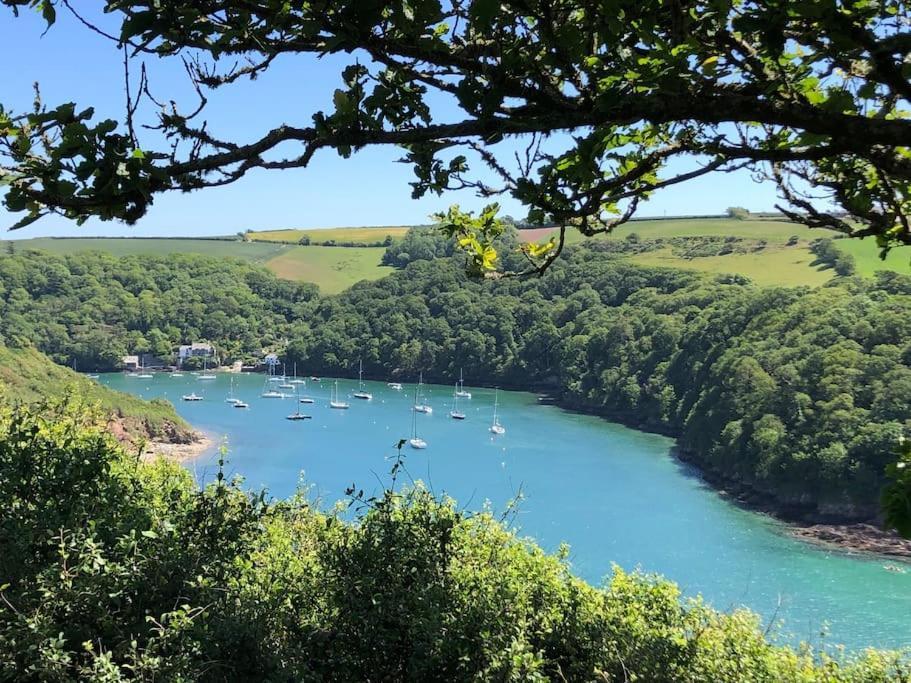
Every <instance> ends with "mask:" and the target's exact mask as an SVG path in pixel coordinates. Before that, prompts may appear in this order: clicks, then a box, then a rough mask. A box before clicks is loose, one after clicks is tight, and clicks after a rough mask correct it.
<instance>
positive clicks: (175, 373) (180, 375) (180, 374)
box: [171, 372, 183, 377]
mask: <svg viewBox="0 0 911 683" xmlns="http://www.w3.org/2000/svg"><path fill="white" fill-rule="evenodd" d="M171 377H183V373H182V372H172V373H171Z"/></svg>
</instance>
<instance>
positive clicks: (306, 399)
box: [297, 396, 315, 403]
mask: <svg viewBox="0 0 911 683" xmlns="http://www.w3.org/2000/svg"><path fill="white" fill-rule="evenodd" d="M297 400H298V403H315V401H314V400H313V399H312V398H310V397H309V396H302V397H301V398H299V399H297Z"/></svg>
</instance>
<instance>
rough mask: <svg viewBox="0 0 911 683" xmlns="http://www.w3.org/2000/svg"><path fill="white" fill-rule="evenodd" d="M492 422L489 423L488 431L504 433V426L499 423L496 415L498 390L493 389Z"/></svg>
mask: <svg viewBox="0 0 911 683" xmlns="http://www.w3.org/2000/svg"><path fill="white" fill-rule="evenodd" d="M493 392H494V393H493V423H492V424H491V425H490V431H491V433H492V434H505V433H506V427H504V426H503V425H501V424H500V420H499V418H498V417H497V406H498V405H499V394H498V390H497V389H494V390H493Z"/></svg>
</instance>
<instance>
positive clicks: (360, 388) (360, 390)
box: [354, 360, 373, 401]
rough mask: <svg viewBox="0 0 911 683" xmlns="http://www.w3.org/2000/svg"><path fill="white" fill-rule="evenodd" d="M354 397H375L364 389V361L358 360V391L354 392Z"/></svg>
mask: <svg viewBox="0 0 911 683" xmlns="http://www.w3.org/2000/svg"><path fill="white" fill-rule="evenodd" d="M354 398H359V399H361V400H364V401H370V400H371V399H373V394H371V393H369V392H367V391H364V361H363V360H359V361H358V369H357V391H355V392H354Z"/></svg>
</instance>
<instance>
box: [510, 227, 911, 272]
mask: <svg viewBox="0 0 911 683" xmlns="http://www.w3.org/2000/svg"><path fill="white" fill-rule="evenodd" d="M631 233H635V234H637V235H638V236H639V237H640V238H642V239H659V238H671V237H711V236H720V237H727V236H733V237H740V238H743V239H749V240H765V241H766V242H767V243H768V246H767V247H766V248H765V249H763V250H761V251H758V252H756V253H750V254H737V253H734V254H726V255H724V256H707V257H697V258H683V257H680V256H676V255H674V254H673V253H671V250H670V249H669V248H666V249H660V250H658V251H654V252H647V253H643V254H636V255H634V256H629V257H627V258H629V260H631V261H632V262H633V263H638V264H641V265H647V266H664V267H668V268H684V269H687V270H699V271H702V272H707V273H719V274H720V273H737V274H740V275H744V276H746V277H748V278H750V279H751V280H753V282H756V283H757V284H762V285H809V286H815V285H821V284H824V283H825V282H827V281H828V280H830V279H831V278H832V277H833V276H834V272H833V271H832V270H831V269H828V268H824V267H822V268H821V267H819V266H815V265H813V262H814V260H815V259H814V257H813V255H812V254H811V253H810V252H809V245H810V243H811V242H812V241H813V240H815V239H818V238H820V237H831V236H833V235H834V233H832V232H829V231H824V230H811V229H809V228H807V227H804V226H802V225H797V224H794V223H788V222H787V221H780V220H770V219H763V220H745V221H741V220H736V219H732V218H684V219H670V220H641V221H631V222H629V223H627V224H625V225H623V226H621V227H619V228H617V230H616V231H615V232H613V233H612V234H610V235H599V236H597V237H593V238H590V239H594V240H621V239H624V238H626V236H627V235H630V234H631ZM549 234H552V233H551V232H550V231H548V230H533V231H523V236H524V237H525V241H543V240H544V239H545V238H546V237H547V236H548V235H549ZM792 235H796V236H797V237H798V238H799V242H798V243H797V245H795V246H791V247H786V246H785V244H786V243H787V241H788V240H789V238H790V237H791V236H792ZM585 239H586V238H584V237H583V236H582V235H580V234H579V233H578V232H575V231H572V232H568V233H567V243H568V244H577V243H579V242H582V241H584V240H585ZM836 244H837V245H838V248H839V249H841V250H843V251H847V252H849V253H851V254H852V255H853V256H854V258H855V260H856V262H857V274H858V275H862V276H864V277H872V276H873V274H874V273H875V272H876V271H879V270H891V271H895V272H898V273H903V274H909V275H911V264H909V261H911V247H903V248H901V249H893V250H892V252H891V253H890V254H889V257H888V258H887V259H886V261H885V262H883V261H881V260H880V259H879V249H878V248H877V247H876V244H875V243H874V242H873V240H870V239H868V240H850V239H840V240H838V241H837V242H836Z"/></svg>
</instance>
